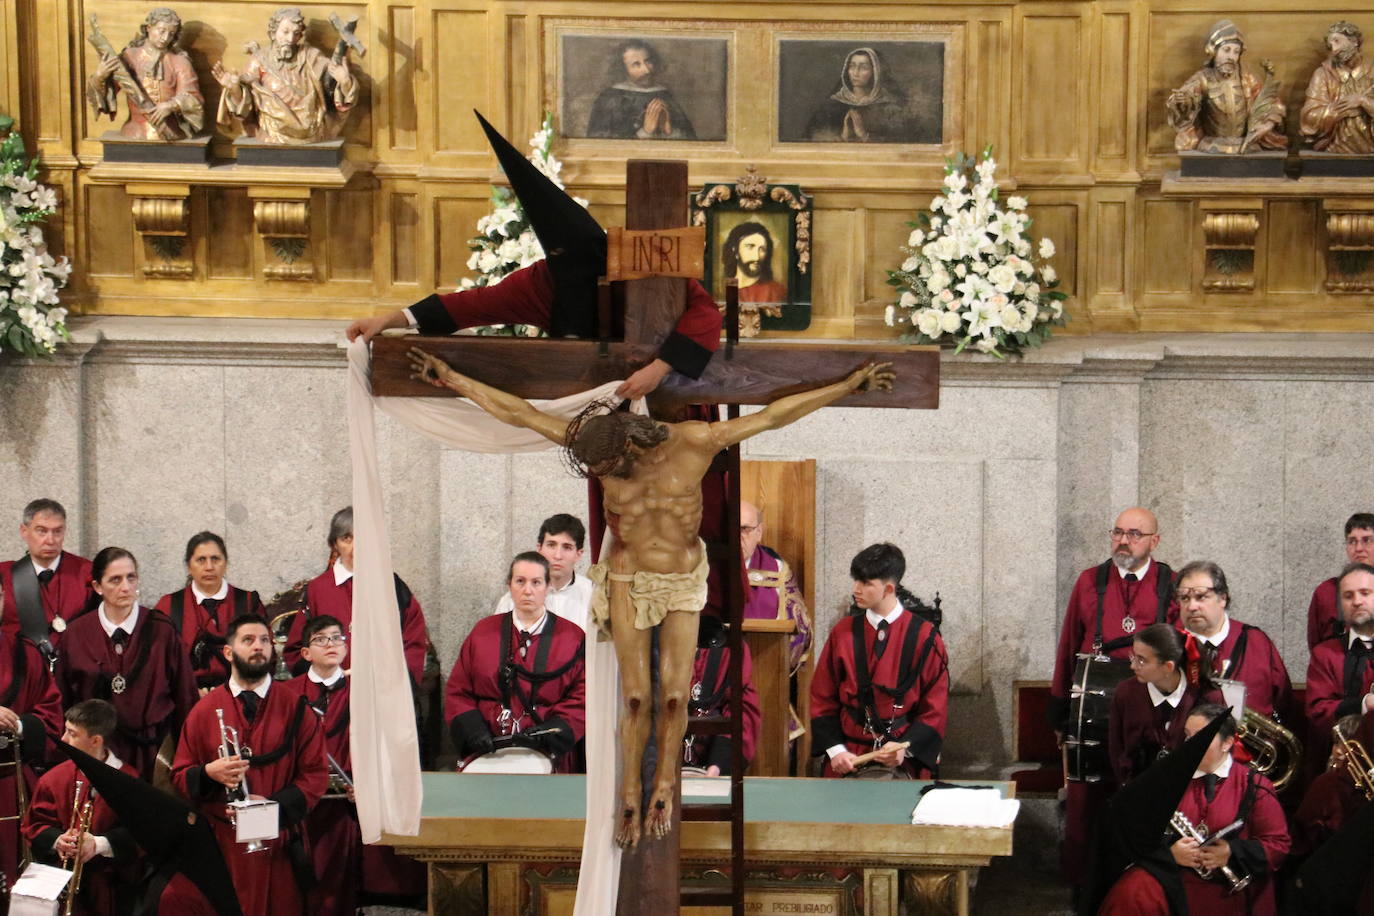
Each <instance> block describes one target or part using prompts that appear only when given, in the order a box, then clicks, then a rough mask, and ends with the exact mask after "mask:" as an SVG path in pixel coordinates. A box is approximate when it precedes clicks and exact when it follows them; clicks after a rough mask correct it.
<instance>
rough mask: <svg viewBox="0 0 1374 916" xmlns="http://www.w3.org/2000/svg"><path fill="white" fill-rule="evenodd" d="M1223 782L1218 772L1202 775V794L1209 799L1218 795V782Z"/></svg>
mask: <svg viewBox="0 0 1374 916" xmlns="http://www.w3.org/2000/svg"><path fill="white" fill-rule="evenodd" d="M1219 782H1221V777H1220V776H1218V775H1217V774H1216V773H1208V774H1206V775H1204V776H1203V777H1202V794H1203V795H1205V796H1206V797H1207V800H1208V801H1211V800H1212V799H1214V798H1216V797H1217V783H1219Z"/></svg>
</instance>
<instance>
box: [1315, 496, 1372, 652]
mask: <svg viewBox="0 0 1374 916" xmlns="http://www.w3.org/2000/svg"><path fill="white" fill-rule="evenodd" d="M1345 560H1346V562H1347V563H1371V564H1374V513H1370V512H1356V513H1355V514H1354V515H1352V516H1350V518H1348V519H1346V520H1345ZM1344 632H1345V621H1344V620H1343V619H1342V617H1341V613H1340V597H1339V596H1338V595H1337V594H1336V579H1335V577H1332V578H1330V579H1327V580H1326V581H1325V582H1322V583H1321V584H1320V585H1318V586H1317V587H1316V588H1314V589H1313V590H1312V601H1311V602H1310V603H1309V604H1308V605H1307V648H1308V649H1309V650H1311V649H1314V648H1316V646H1317V643H1319V642H1321V641H1322V640H1323V639H1330V638H1331V637H1332V636H1340V635H1341V634H1342V633H1344Z"/></svg>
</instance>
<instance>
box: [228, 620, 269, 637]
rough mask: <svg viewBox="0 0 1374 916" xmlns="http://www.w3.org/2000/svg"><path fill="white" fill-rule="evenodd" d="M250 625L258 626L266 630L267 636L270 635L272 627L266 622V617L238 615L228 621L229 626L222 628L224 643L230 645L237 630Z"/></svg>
mask: <svg viewBox="0 0 1374 916" xmlns="http://www.w3.org/2000/svg"><path fill="white" fill-rule="evenodd" d="M252 624H260V625H261V626H263V627H265V628H266V629H267V635H268V636H271V635H272V625H271V624H270V623H268V622H267V618H266V617H264V616H262V615H261V614H240V615H238V616H237V617H235V618H234V619H233V620H231V621H229V626H227V627H225V628H224V641H225V642H227V643H232V642H233V641H234V636H235V635H236V634H237V633H238V631H239V630H241V629H243V628H244V627H246V626H250V625H252Z"/></svg>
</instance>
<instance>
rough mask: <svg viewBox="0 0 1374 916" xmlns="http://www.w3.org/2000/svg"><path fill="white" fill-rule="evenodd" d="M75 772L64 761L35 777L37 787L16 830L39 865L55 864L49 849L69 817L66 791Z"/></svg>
mask: <svg viewBox="0 0 1374 916" xmlns="http://www.w3.org/2000/svg"><path fill="white" fill-rule="evenodd" d="M75 769H76V765H75V764H73V763H71V762H70V761H67V762H65V763H61V764H58V765H57V766H55V767H53V768H52V769H50V770H48V772H46V773H44V774H43V775H42V776H41V777H39V780H38V785H37V786H35V787H34V790H33V796H32V797H31V798H30V799H29V809H28V813H27V814H25V816H24V820H23V823H22V825H21V828H20V829H22V830H23V832H24V838H25V839H27V840H28V841H29V846H30V847H31V848H32V849H33V855H34V858H35V859H36V860H37V861H39V862H46V863H49V864H56V860H57V856H56V855H55V854H54V852H53V846H54V844H55V843H56V842H57V838H58V837H60V836H61V835H62V834H63V833H65V832H66V831H67V821H68V820H69V819H70V817H71V805H70V804H69V801H70V798H69V795H68V792H67V789H68V787H69V785H70V783H71V781H72V773H73V772H74V771H75Z"/></svg>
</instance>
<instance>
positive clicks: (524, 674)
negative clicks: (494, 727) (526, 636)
mask: <svg viewBox="0 0 1374 916" xmlns="http://www.w3.org/2000/svg"><path fill="white" fill-rule="evenodd" d="M505 616H506V617H507V618H509V619H508V620H507V621H506V622H505V624H504V625H503V626H502V627H501V654H500V656H499V657H500V658H501V660H502V663H501V667H500V668H499V669H498V670H497V672H496V683H497V685H498V686H499V687H500V688H501V723H502V724H503V725H505V726H507V727H509V728H510V729H511V731H510V734H517V733H519V731H520V719H519V718H516V716H515V713H514V711H513V710H512V709H511V695H512V694H514V696H515V698H516V699H518V700H519V701H520V705H521V707H522V708H523V709H524V710H525V713H526V714H527V715H528V716H529V717H530V719H532V720H533V722H534V724H535V725H539V724H541V723H542V722H543V721H544V717H543V716H541V715H540V714H539V712H538V710H537V709H535V703H536V702H537V701H538V699H539V688H540V687H541V686H543V685H544V684H545V683H547V682H549V681H552V680H555V679H557V678H560V677H562V676H563V675H564V674H566V673H567V672H568V669H570V668H572V666H573V665H575V664H577V662H578V661H580V660H581V658H582V652H583V647H582V646H578V647H577V651H576V652H574V653H573V657H572V658H570V659H568V660H567V662H565V663H564V664H562V665H560V666H559V667H557V668H555V669H554V670H552V671H545V670H544V668H545V667H546V666H547V665H548V663H549V652H550V651H552V649H553V635H554V632H555V631H556V630H557V628H558V623H559V618H558V615H557V614H552V613H549V612H547V611H545V620H546V623H545V624H544V629H543V631H542V632H541V633H540V634H539V648H538V649H536V650H535V653H534V667H533V668H522V667H521V666H520V665H517V664H516V663H515V662H514V660H512V659H511V630H513V629H515V619H514V615H513V613H508V614H506V615H505ZM525 681H528V682H529V683H530V684H531V685H533V687H532V689H531V690H529V691H528V692H526V691H525V690H524V689H522V687H521V684H522V682H525ZM522 718H523V717H522Z"/></svg>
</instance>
